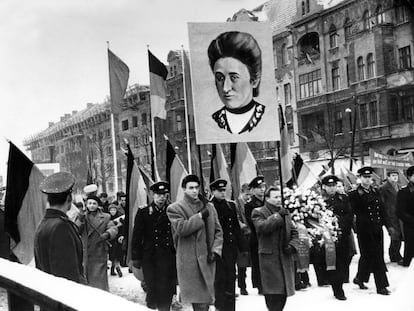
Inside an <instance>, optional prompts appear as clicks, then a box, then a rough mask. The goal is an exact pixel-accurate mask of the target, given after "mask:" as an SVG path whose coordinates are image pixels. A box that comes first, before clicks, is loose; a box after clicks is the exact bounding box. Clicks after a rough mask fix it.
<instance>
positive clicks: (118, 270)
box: [116, 267, 122, 278]
mask: <svg viewBox="0 0 414 311" xmlns="http://www.w3.org/2000/svg"><path fill="white" fill-rule="evenodd" d="M116 273H118V276H119V277H120V278H122V271H121V268H120V267H116Z"/></svg>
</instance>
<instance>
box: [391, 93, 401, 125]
mask: <svg viewBox="0 0 414 311" xmlns="http://www.w3.org/2000/svg"><path fill="white" fill-rule="evenodd" d="M389 112H390V113H389V116H390V121H391V122H396V121H399V120H400V109H399V107H398V98H397V97H396V96H391V99H390V101H389Z"/></svg>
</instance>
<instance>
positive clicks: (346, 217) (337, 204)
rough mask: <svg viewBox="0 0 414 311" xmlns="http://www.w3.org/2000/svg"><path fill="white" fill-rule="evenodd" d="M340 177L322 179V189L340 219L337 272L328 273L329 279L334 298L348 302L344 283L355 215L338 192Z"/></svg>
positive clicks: (332, 176) (347, 271)
mask: <svg viewBox="0 0 414 311" xmlns="http://www.w3.org/2000/svg"><path fill="white" fill-rule="evenodd" d="M338 180H339V179H338V177H336V176H335V175H328V176H325V177H324V178H323V179H322V187H323V189H324V190H325V193H326V197H325V202H326V207H327V209H329V210H331V211H332V212H333V214H334V215H335V216H336V217H337V218H338V223H339V228H340V229H341V234H340V235H339V237H338V240H337V241H336V243H335V251H336V263H335V270H331V271H328V273H327V274H328V278H329V281H330V283H331V286H332V290H333V293H334V296H335V298H336V299H338V300H346V296H345V293H344V290H343V283H344V282H345V281H346V279H347V278H348V275H349V253H350V247H351V235H350V234H351V228H352V221H353V217H354V214H353V213H352V209H351V205H350V204H349V201H348V198H347V197H346V196H345V195H344V194H340V193H338V192H337V182H338Z"/></svg>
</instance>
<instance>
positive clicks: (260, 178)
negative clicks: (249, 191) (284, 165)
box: [249, 176, 265, 188]
mask: <svg viewBox="0 0 414 311" xmlns="http://www.w3.org/2000/svg"><path fill="white" fill-rule="evenodd" d="M264 183H265V182H264V177H263V176H256V177H255V178H253V180H252V181H251V182H250V183H249V187H250V188H259V187H260V186H261V185H262V184H264Z"/></svg>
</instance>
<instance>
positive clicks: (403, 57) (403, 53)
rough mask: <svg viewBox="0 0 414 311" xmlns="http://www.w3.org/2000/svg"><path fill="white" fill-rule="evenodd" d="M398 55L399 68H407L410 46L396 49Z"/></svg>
mask: <svg viewBox="0 0 414 311" xmlns="http://www.w3.org/2000/svg"><path fill="white" fill-rule="evenodd" d="M398 55H399V58H400V69H409V68H411V48H410V46H409V45H408V46H405V47H403V48H401V49H398Z"/></svg>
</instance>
